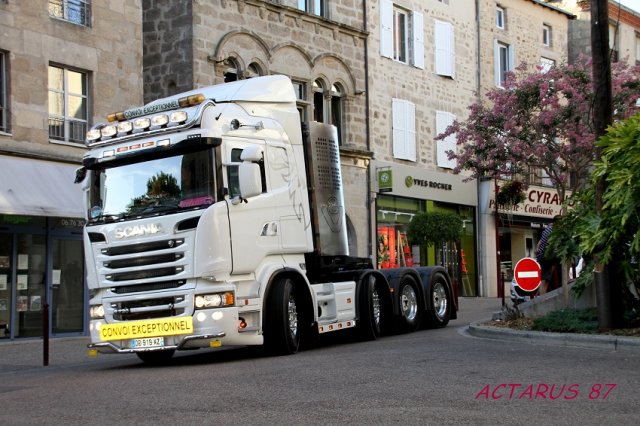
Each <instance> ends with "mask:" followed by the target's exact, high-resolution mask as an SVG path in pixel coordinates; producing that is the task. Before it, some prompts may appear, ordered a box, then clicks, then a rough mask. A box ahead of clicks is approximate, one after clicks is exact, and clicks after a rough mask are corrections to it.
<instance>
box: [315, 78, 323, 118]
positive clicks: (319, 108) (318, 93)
mask: <svg viewBox="0 0 640 426" xmlns="http://www.w3.org/2000/svg"><path fill="white" fill-rule="evenodd" d="M324 91H325V87H324V83H323V82H322V80H316V81H314V82H313V119H314V120H315V121H317V122H320V123H325V122H326V121H325V115H324V111H325V101H324Z"/></svg>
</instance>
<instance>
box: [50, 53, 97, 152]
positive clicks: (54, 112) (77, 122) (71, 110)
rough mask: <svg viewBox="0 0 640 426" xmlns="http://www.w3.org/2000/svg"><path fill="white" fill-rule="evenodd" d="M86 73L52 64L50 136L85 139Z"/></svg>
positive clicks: (63, 138) (68, 139)
mask: <svg viewBox="0 0 640 426" xmlns="http://www.w3.org/2000/svg"><path fill="white" fill-rule="evenodd" d="M87 86H88V82H87V74H86V73H83V72H80V71H75V70H71V69H68V68H62V67H57V66H51V65H50V66H49V139H51V140H56V141H65V142H72V143H84V138H85V133H86V132H87V117H88V103H89V99H88V90H87Z"/></svg>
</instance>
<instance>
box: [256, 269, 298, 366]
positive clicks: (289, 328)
mask: <svg viewBox="0 0 640 426" xmlns="http://www.w3.org/2000/svg"><path fill="white" fill-rule="evenodd" d="M297 300H298V298H297V296H296V291H295V287H294V284H293V280H292V279H291V278H278V279H277V280H276V281H275V282H274V283H273V285H272V287H271V290H270V291H269V296H268V297H267V306H266V310H267V314H266V322H265V329H264V339H265V345H266V347H267V350H268V351H269V353H271V354H273V355H290V354H294V353H296V352H298V348H299V347H300V328H299V324H298V305H297Z"/></svg>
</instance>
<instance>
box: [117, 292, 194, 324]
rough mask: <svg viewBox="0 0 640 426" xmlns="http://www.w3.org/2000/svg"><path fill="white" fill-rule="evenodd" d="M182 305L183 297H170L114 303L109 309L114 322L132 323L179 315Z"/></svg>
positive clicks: (181, 312)
mask: <svg viewBox="0 0 640 426" xmlns="http://www.w3.org/2000/svg"><path fill="white" fill-rule="evenodd" d="M184 304H185V298H184V297H183V296H171V297H160V298H155V299H145V300H129V301H122V302H116V303H112V304H111V307H112V308H113V319H115V320H116V321H133V320H144V319H154V318H163V317H170V316H176V315H181V314H183V313H184Z"/></svg>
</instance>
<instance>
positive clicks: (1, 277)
mask: <svg viewBox="0 0 640 426" xmlns="http://www.w3.org/2000/svg"><path fill="white" fill-rule="evenodd" d="M12 250H13V234H5V233H0V339H3V338H8V337H9V336H10V335H11V300H12V295H11V289H12V286H11V282H12V278H11V277H12V267H11V259H12V257H13V256H12Z"/></svg>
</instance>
